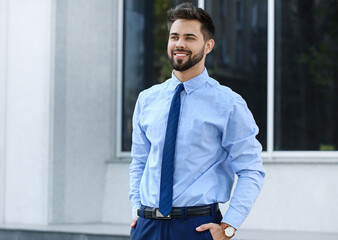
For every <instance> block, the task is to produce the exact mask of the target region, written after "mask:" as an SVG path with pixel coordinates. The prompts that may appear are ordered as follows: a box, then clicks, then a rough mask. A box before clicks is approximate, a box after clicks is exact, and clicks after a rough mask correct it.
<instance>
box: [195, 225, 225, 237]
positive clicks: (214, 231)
mask: <svg viewBox="0 0 338 240" xmlns="http://www.w3.org/2000/svg"><path fill="white" fill-rule="evenodd" d="M206 230H209V231H210V233H211V236H212V238H213V239H214V240H229V238H227V237H226V236H225V235H224V230H223V228H222V227H221V225H218V224H216V223H207V224H203V225H201V226H199V227H197V228H196V231H197V232H203V231H206Z"/></svg>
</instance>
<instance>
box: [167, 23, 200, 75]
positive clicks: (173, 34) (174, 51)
mask: <svg viewBox="0 0 338 240" xmlns="http://www.w3.org/2000/svg"><path fill="white" fill-rule="evenodd" d="M205 55H206V53H205V41H204V38H203V34H202V32H201V23H200V22H199V21H197V20H185V19H178V20H176V21H175V22H174V23H173V24H172V26H171V29H170V33H169V40H168V58H169V61H170V64H171V66H172V67H173V69H175V70H176V71H181V72H182V71H185V70H188V69H190V68H191V67H193V66H195V65H200V64H202V65H203V66H204V60H205ZM202 60H203V61H202Z"/></svg>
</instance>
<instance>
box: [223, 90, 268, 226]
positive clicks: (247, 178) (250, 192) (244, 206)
mask: <svg viewBox="0 0 338 240" xmlns="http://www.w3.org/2000/svg"><path fill="white" fill-rule="evenodd" d="M257 134H258V127H257V125H256V123H255V121H254V118H253V116H252V114H251V112H250V110H249V109H248V107H247V105H246V103H245V101H244V100H243V99H242V98H241V97H240V96H238V97H237V98H236V99H235V101H234V104H233V109H232V111H231V114H230V117H229V120H228V124H227V126H226V128H225V130H224V135H223V138H222V139H223V140H222V145H223V147H224V148H225V149H226V151H227V152H228V153H229V156H228V158H229V161H230V163H231V166H232V168H233V170H234V172H235V173H236V175H237V176H238V182H237V185H236V188H235V190H234V193H233V195H232V198H231V201H230V206H229V208H228V210H227V212H226V213H225V215H224V217H223V220H222V222H224V223H227V224H229V225H231V226H233V227H234V228H236V229H238V228H239V227H240V225H241V224H242V223H243V222H244V220H245V219H246V218H247V216H248V214H249V212H250V210H251V208H252V206H253V204H254V202H255V200H256V198H257V197H258V194H259V192H260V190H261V188H262V185H263V180H264V176H265V173H264V169H263V164H262V158H261V156H260V154H261V150H262V147H261V145H260V143H259V142H258V141H257V139H256V135H257Z"/></svg>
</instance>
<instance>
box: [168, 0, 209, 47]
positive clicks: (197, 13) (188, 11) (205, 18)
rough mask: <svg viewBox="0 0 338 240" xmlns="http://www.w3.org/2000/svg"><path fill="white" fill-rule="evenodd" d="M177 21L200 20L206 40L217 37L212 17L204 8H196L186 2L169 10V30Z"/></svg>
mask: <svg viewBox="0 0 338 240" xmlns="http://www.w3.org/2000/svg"><path fill="white" fill-rule="evenodd" d="M177 19H187V20H198V21H199V22H201V23H202V26H201V32H202V34H203V37H204V40H209V39H213V38H214V35H215V26H214V23H213V22H212V19H211V17H210V15H209V14H208V13H207V12H206V11H204V10H203V9H202V8H199V7H196V6H194V5H193V4H192V3H189V2H184V3H181V4H179V5H177V6H176V7H175V8H172V9H170V10H168V20H167V24H168V30H169V31H170V28H171V25H172V24H173V23H174V22H175V21H176V20H177Z"/></svg>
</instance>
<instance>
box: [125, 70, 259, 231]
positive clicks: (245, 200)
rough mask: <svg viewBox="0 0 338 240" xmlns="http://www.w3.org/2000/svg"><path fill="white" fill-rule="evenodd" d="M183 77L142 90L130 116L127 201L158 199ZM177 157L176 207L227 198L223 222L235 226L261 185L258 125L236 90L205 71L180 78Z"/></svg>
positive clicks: (137, 203) (153, 202)
mask: <svg viewBox="0 0 338 240" xmlns="http://www.w3.org/2000/svg"><path fill="white" fill-rule="evenodd" d="M180 83H181V82H180V81H179V80H178V79H177V78H176V77H175V75H174V74H172V77H171V78H170V79H168V80H167V81H165V82H164V83H162V84H158V85H155V86H153V87H151V88H149V89H147V90H144V91H142V92H141V93H140V95H139V97H138V100H137V103H136V106H135V111H134V116H133V143H132V150H131V156H132V163H131V165H130V196H129V198H130V200H131V204H132V208H133V215H134V216H135V215H136V210H137V209H138V208H139V207H140V205H141V204H143V205H145V206H150V207H158V206H159V195H160V179H161V163H162V152H163V145H164V139H165V132H166V125H167V120H168V114H169V108H170V104H171V99H172V97H173V95H174V92H175V88H176V86H177V85H178V84H180ZM183 85H184V90H183V91H182V92H181V111H180V118H179V123H178V130H177V140H176V153H175V162H174V187H173V207H182V206H200V205H207V204H212V203H216V202H220V203H225V202H227V201H228V200H229V199H230V194H231V190H232V187H233V184H234V179H235V174H237V176H238V182H237V185H236V188H235V190H234V192H233V195H232V197H231V201H230V206H229V208H228V210H227V212H226V213H225V215H224V217H223V220H222V222H225V223H228V224H230V225H232V226H233V227H235V228H237V229H238V228H239V227H240V225H241V224H242V222H243V221H244V220H245V219H246V217H247V215H248V214H249V211H250V209H251V208H252V206H253V204H254V202H255V200H256V198H257V196H258V194H259V192H260V189H261V187H262V184H263V179H264V169H263V166H262V159H261V157H260V153H261V150H262V147H261V145H260V143H259V142H258V141H257V140H256V135H257V134H258V127H257V125H256V123H255V121H254V118H253V116H252V114H251V112H250V110H249V109H248V107H247V105H246V103H245V101H244V100H243V98H242V97H241V96H239V95H238V94H236V93H235V92H233V91H232V90H231V89H230V88H228V87H225V86H222V85H220V84H219V83H218V82H217V81H216V80H214V79H212V78H211V77H209V75H208V73H207V70H206V69H205V70H204V71H203V73H201V74H200V75H198V76H197V77H195V78H192V79H190V80H188V81H186V82H184V83H183Z"/></svg>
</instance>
